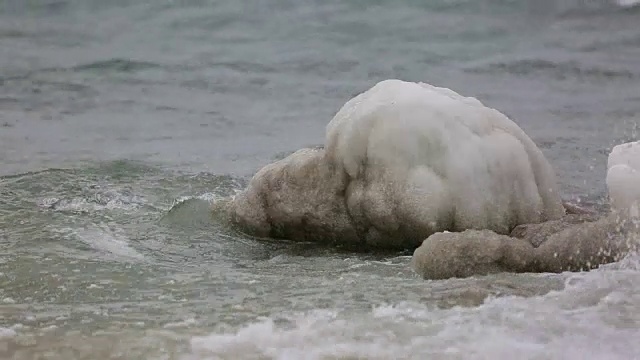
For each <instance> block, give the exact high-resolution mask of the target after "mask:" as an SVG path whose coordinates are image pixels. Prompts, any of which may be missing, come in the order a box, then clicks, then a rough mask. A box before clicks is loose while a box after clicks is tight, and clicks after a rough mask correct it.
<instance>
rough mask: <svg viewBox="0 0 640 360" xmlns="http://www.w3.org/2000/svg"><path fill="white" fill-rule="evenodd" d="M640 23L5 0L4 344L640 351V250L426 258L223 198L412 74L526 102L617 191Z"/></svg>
mask: <svg viewBox="0 0 640 360" xmlns="http://www.w3.org/2000/svg"><path fill="white" fill-rule="evenodd" d="M622 3H623V2H622V1H621V2H620V4H622ZM624 3H631V2H629V1H626V2H624ZM623 5H624V4H623ZM639 24H640V11H639V9H638V8H637V7H633V6H625V7H623V6H620V5H616V2H614V1H613V0H612V1H610V2H607V1H605V0H602V1H560V0H557V1H552V0H540V1H533V0H531V1H508V0H479V1H465V0H438V1H429V2H418V1H409V0H403V1H395V2H382V1H350V2H339V1H311V0H303V1H285V0H272V1H271V0H270V1H262V2H249V1H227V2H223V1H215V0H200V1H197V0H193V1H189V0H173V1H168V0H160V1H142V0H140V1H134V0H118V1H109V2H105V1H98V0H67V1H65V0H60V1H45V0H40V1H21V0H4V1H0V176H1V177H0V358H2V359H5V358H7V359H56V360H57V359H65V360H66V359H185V360H186V359H189V360H191V359H329V358H339V359H360V358H367V359H391V358H402V359H408V358H415V359H424V358H433V359H463V358H464V359H466V358H474V359H480V358H491V359H512V358H519V359H520V358H522V359H573V358H576V359H578V358H580V359H582V358H593V359H633V358H640V343H639V342H638V340H637V339H639V338H640V258H639V257H637V256H631V257H629V258H627V259H625V260H624V261H622V262H620V263H616V264H611V265H608V266H605V267H603V268H601V269H599V270H597V271H593V272H590V273H578V274H572V273H565V274H521V275H512V274H498V275H492V276H487V277H476V278H470V279H457V280H446V281H424V280H422V279H419V278H418V277H417V276H415V275H414V274H413V273H412V272H411V271H410V270H409V268H408V263H409V259H410V253H391V254H389V253H386V254H355V253H350V252H346V251H341V250H339V249H337V250H336V249H329V248H325V247H321V246H317V245H313V244H293V243H286V242H276V241H269V240H264V239H253V238H250V237H248V236H245V235H242V234H239V233H237V232H235V231H234V230H233V229H231V228H230V227H229V226H228V224H227V222H226V221H225V219H224V217H223V216H221V215H220V214H215V213H214V214H212V213H211V212H210V211H209V209H210V206H211V203H214V202H218V201H224V199H225V198H228V197H229V196H232V195H233V194H235V193H236V192H237V191H239V190H241V189H242V188H243V187H244V186H245V185H246V183H247V180H248V179H249V178H250V176H251V175H252V174H253V173H254V172H255V171H256V170H257V169H258V168H260V167H261V166H263V165H265V164H267V163H268V162H270V161H273V160H274V159H277V158H280V157H282V156H284V155H285V154H287V153H289V152H292V151H294V150H296V149H298V148H300V147H304V146H312V145H316V144H321V143H322V142H323V139H324V127H325V125H326V124H327V123H328V121H329V120H330V119H331V117H332V115H333V114H334V113H335V112H336V111H337V110H338V108H339V107H340V106H341V105H342V104H343V103H344V102H346V101H347V100H348V99H349V98H351V97H352V96H353V95H355V94H357V93H359V92H362V91H364V90H365V89H367V88H368V87H370V86H372V85H373V84H375V83H376V82H377V81H379V80H383V79H386V78H400V79H404V80H411V81H426V82H429V83H432V84H435V85H439V86H446V87H450V88H453V89H455V90H456V91H458V92H460V93H463V94H465V95H469V96H475V97H478V98H479V99H481V100H482V101H483V102H484V103H485V104H487V105H489V106H493V107H496V108H497V109H499V110H501V111H503V112H504V113H506V114H508V115H509V116H510V117H512V118H513V119H514V120H515V121H516V122H517V123H518V124H519V125H520V126H521V127H522V128H523V129H524V130H525V131H526V132H527V133H528V134H529V135H530V136H531V137H532V138H533V139H534V141H535V142H536V143H537V144H538V145H539V146H540V147H541V148H542V150H543V151H544V152H545V155H546V156H547V157H548V158H549V160H550V161H551V163H552V165H553V166H554V168H555V169H556V171H557V173H558V176H559V180H560V183H561V186H562V189H563V193H564V197H565V198H567V199H572V198H573V199H579V200H580V201H583V202H586V203H587V204H589V205H591V206H599V205H601V204H602V203H604V201H605V200H606V199H605V194H606V193H605V186H604V174H605V164H606V157H607V154H608V152H609V150H610V148H611V147H612V146H613V145H615V144H617V143H620V142H624V141H630V140H637V139H638V134H637V128H638V122H639V121H640V26H639Z"/></svg>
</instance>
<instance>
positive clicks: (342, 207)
mask: <svg viewBox="0 0 640 360" xmlns="http://www.w3.org/2000/svg"><path fill="white" fill-rule="evenodd" d="M230 211H231V218H232V221H233V222H234V223H235V224H237V225H239V226H241V228H243V229H244V231H246V232H247V233H250V234H253V235H257V236H265V237H266V236H269V237H275V238H285V239H291V240H302V241H307V240H311V241H323V242H330V243H336V244H342V245H348V246H356V247H366V248H370V247H376V248H416V247H417V246H419V245H420V244H421V243H422V241H423V240H424V239H425V238H427V237H428V236H429V235H431V234H434V233H437V232H441V231H445V230H448V231H464V230H467V229H478V230H480V229H487V230H492V231H494V232H495V233H497V234H509V233H510V232H511V230H512V229H513V228H514V227H516V226H517V225H519V224H526V223H539V222H543V221H547V220H553V219H558V218H560V217H562V215H563V214H564V208H563V206H562V202H561V199H560V196H559V194H558V188H557V185H556V179H555V174H554V172H553V170H552V168H551V166H550V165H549V163H548V162H547V160H546V159H545V157H544V156H543V154H542V152H541V151H540V150H539V149H538V147H537V146H536V145H535V144H534V143H533V141H532V140H531V139H530V138H529V137H528V136H527V135H526V134H525V133H524V132H523V131H522V129H520V128H519V127H518V126H517V125H516V124H515V123H514V122H513V121H511V120H510V119H509V118H507V117H506V116H505V115H503V114H501V113H500V112H498V111H496V110H494V109H491V108H488V107H486V106H484V105H483V104H482V103H481V102H480V101H478V100H476V99H474V98H469V97H464V96H461V95H459V94H457V93H455V92H454V91H452V90H449V89H445V88H438V87H434V86H431V85H428V84H424V83H410V82H404V81H400V80H386V81H382V82H380V83H378V84H376V85H375V86H374V87H373V88H371V89H369V90H367V91H366V92H364V93H362V94H360V95H358V96H356V97H355V98H353V99H351V100H350V101H348V102H347V103H346V104H345V105H344V106H343V107H342V109H340V111H338V113H337V114H336V115H335V116H334V118H333V119H332V120H331V122H330V123H329V124H328V126H327V129H326V139H325V146H324V148H323V149H304V150H300V151H298V152H296V153H294V154H293V155H291V156H289V157H287V158H285V159H283V160H280V161H278V162H276V163H273V164H270V165H267V166H266V167H265V168H263V169H262V170H260V171H259V172H258V173H257V174H256V175H255V176H254V177H253V179H252V180H251V182H250V184H249V186H248V188H247V189H245V190H244V191H243V192H242V193H240V194H238V195H237V196H236V197H235V199H234V200H233V202H232V203H231V205H230Z"/></svg>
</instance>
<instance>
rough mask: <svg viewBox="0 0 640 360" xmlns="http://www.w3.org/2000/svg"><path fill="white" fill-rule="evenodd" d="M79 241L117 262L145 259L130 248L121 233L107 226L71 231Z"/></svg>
mask: <svg viewBox="0 0 640 360" xmlns="http://www.w3.org/2000/svg"><path fill="white" fill-rule="evenodd" d="M72 234H74V235H75V236H76V237H77V238H78V239H79V240H81V241H82V242H84V243H85V244H87V245H89V246H91V247H92V248H93V249H95V250H97V251H99V252H102V253H103V254H106V255H109V256H112V257H114V258H116V259H119V260H126V261H140V260H144V259H145V257H144V255H142V254H141V253H139V252H138V251H137V250H136V249H134V248H133V247H131V245H130V242H131V240H129V239H128V238H127V237H126V236H125V235H124V234H123V233H122V232H121V231H119V230H117V229H111V228H109V227H107V226H96V225H94V226H90V227H87V228H85V229H74V230H72Z"/></svg>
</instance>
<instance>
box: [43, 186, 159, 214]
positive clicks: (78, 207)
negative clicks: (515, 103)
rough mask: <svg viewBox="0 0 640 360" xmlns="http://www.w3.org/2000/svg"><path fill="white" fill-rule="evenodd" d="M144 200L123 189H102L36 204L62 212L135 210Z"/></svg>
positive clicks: (52, 198) (49, 199)
mask: <svg viewBox="0 0 640 360" xmlns="http://www.w3.org/2000/svg"><path fill="white" fill-rule="evenodd" d="M145 203H146V202H145V200H144V199H143V198H142V197H140V196H138V195H135V194H131V193H129V192H128V191H125V190H122V191H120V190H113V189H111V190H104V191H101V192H98V193H95V194H92V195H90V196H84V197H74V198H70V199H67V198H57V197H50V198H44V199H42V200H41V201H40V202H39V203H38V206H40V207H44V208H49V209H53V210H55V211H62V212H92V211H105V210H126V211H131V210H136V209H138V208H140V207H141V206H142V205H144V204H145Z"/></svg>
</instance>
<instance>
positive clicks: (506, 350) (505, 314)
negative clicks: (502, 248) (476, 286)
mask: <svg viewBox="0 0 640 360" xmlns="http://www.w3.org/2000/svg"><path fill="white" fill-rule="evenodd" d="M637 260H638V259H637V257H636V259H635V260H634V261H637ZM545 276H546V275H545ZM559 276H564V277H565V278H566V286H565V288H564V289H563V290H561V291H553V292H550V293H548V294H546V295H543V296H538V297H530V298H523V297H514V296H510V297H498V298H489V299H487V300H486V301H485V303H484V304H482V305H480V306H478V307H454V308H450V309H439V308H435V307H429V306H425V305H423V304H418V303H409V302H402V303H396V304H391V305H381V306H377V307H375V308H373V309H372V310H370V311H363V312H355V313H354V312H346V311H341V310H339V309H333V310H317V311H311V312H306V313H295V314H278V315H273V316H271V317H269V318H265V319H261V320H259V321H256V322H252V323H249V324H246V325H245V326H243V327H242V328H240V329H238V330H236V331H227V332H224V331H220V332H216V333H213V334H211V335H208V336H198V337H194V338H192V340H191V348H192V351H191V354H189V355H186V356H185V357H184V358H183V359H184V360H195V359H198V360H204V359H240V358H243V359H246V358H269V359H281V360H285V359H326V358H366V359H427V358H443V357H444V358H459V359H466V358H469V359H581V358H589V359H620V360H623V359H625V360H626V359H632V358H634V357H636V356H637V354H640V341H638V339H640V313H638V312H637V311H636V309H638V308H639V307H640V272H638V271H636V270H624V269H623V270H610V269H608V270H598V271H592V272H589V273H577V274H564V275H559ZM283 323H284V324H285V325H282V324H283Z"/></svg>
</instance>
